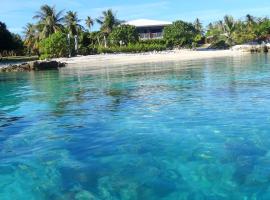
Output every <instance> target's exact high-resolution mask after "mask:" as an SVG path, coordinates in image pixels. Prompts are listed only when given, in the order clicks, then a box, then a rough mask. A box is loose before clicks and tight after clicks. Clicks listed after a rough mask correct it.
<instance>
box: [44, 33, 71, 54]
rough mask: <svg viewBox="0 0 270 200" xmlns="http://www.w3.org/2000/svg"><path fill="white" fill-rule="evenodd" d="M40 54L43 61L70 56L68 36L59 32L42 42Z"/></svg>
mask: <svg viewBox="0 0 270 200" xmlns="http://www.w3.org/2000/svg"><path fill="white" fill-rule="evenodd" d="M71 41H72V40H71ZM71 46H73V45H71ZM40 53H41V59H46V58H59V57H67V56H68V55H69V48H68V41H67V36H66V35H65V34H64V33H61V32H57V33H54V34H52V35H50V36H49V37H48V38H46V39H43V40H41V41H40Z"/></svg>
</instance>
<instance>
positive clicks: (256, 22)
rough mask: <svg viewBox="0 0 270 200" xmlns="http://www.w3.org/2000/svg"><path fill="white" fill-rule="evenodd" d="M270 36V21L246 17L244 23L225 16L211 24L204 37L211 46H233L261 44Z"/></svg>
mask: <svg viewBox="0 0 270 200" xmlns="http://www.w3.org/2000/svg"><path fill="white" fill-rule="evenodd" d="M268 34H270V20H269V19H268V18H255V17H253V16H251V15H247V16H246V19H245V20H244V21H241V20H235V19H234V18H233V17H232V16H225V17H224V19H223V20H221V21H218V22H215V23H211V24H209V26H208V30H207V33H206V36H207V38H208V42H210V43H211V44H212V45H213V46H215V45H217V44H221V43H223V44H224V45H225V46H228V47H230V46H233V45H236V44H243V43H248V42H261V41H264V40H267V37H268Z"/></svg>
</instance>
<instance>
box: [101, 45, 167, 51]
mask: <svg viewBox="0 0 270 200" xmlns="http://www.w3.org/2000/svg"><path fill="white" fill-rule="evenodd" d="M166 49H167V46H166V45H161V44H142V43H136V44H129V45H127V46H112V47H99V48H98V51H97V52H98V53H141V52H149V51H163V50H166Z"/></svg>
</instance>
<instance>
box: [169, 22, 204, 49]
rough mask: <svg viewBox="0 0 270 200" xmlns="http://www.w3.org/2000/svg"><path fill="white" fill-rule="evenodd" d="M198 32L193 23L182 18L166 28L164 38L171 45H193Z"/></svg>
mask: <svg viewBox="0 0 270 200" xmlns="http://www.w3.org/2000/svg"><path fill="white" fill-rule="evenodd" d="M198 34H199V32H198V31H197V30H196V28H195V27H194V26H193V24H191V23H187V22H184V21H180V20H179V21H176V22H174V23H173V24H172V25H169V26H167V27H165V29H164V39H165V40H166V41H167V43H168V44H169V45H171V46H178V47H191V45H192V43H193V41H194V39H195V37H196V36H197V35H198Z"/></svg>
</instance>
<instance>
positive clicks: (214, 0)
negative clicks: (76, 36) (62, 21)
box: [0, 0, 270, 34]
mask: <svg viewBox="0 0 270 200" xmlns="http://www.w3.org/2000/svg"><path fill="white" fill-rule="evenodd" d="M42 4H49V5H55V6H56V8H57V9H58V10H63V9H64V10H65V11H69V10H72V11H77V12H78V13H79V17H80V18H81V19H84V18H86V16H88V15H89V16H91V17H93V18H96V17H98V16H99V15H100V13H101V11H103V10H106V9H108V8H112V9H113V10H114V11H116V12H117V16H118V18H119V19H121V20H132V19H138V18H146V19H157V20H169V21H173V20H176V19H182V20H186V21H194V19H195V18H196V17H199V18H200V19H201V20H202V22H203V23H204V24H205V25H206V24H208V23H209V22H210V21H215V20H218V19H220V18H222V17H223V16H224V15H225V14H230V15H233V16H235V17H237V18H243V17H244V16H245V15H246V14H247V13H250V14H252V15H256V16H260V17H264V16H270V1H269V0H149V1H146V0H144V1H143V0H73V1H71V0H0V21H3V22H5V23H6V24H7V26H8V28H9V29H10V30H11V31H13V32H16V33H20V34H21V32H22V28H23V26H25V24H26V23H28V22H34V20H33V19H32V16H33V15H34V13H35V12H36V11H37V10H38V9H39V7H40V6H41V5H42ZM97 28H98V27H97V26H95V28H94V29H97Z"/></svg>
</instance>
